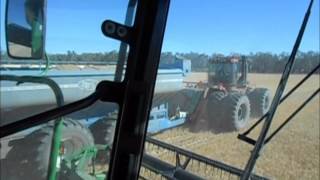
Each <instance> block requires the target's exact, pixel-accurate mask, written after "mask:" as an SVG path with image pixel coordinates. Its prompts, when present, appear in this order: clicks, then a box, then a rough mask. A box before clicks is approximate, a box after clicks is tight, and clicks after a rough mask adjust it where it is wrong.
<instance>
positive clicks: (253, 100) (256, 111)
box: [248, 88, 271, 118]
mask: <svg viewBox="0 0 320 180" xmlns="http://www.w3.org/2000/svg"><path fill="white" fill-rule="evenodd" d="M248 97H249V100H250V105H251V116H252V117H255V118H259V117H261V116H263V115H264V114H265V113H267V112H268V111H269V108H270V104H271V92H270V90H268V89H266V88H257V89H254V90H253V91H252V92H250V93H249V94H248Z"/></svg>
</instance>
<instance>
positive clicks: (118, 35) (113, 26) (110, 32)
mask: <svg viewBox="0 0 320 180" xmlns="http://www.w3.org/2000/svg"><path fill="white" fill-rule="evenodd" d="M101 30H102V32H103V34H104V35H105V36H107V37H110V38H113V39H117V40H120V41H122V42H125V43H127V44H131V42H132V40H131V39H132V34H133V28H132V27H129V26H125V25H122V24H119V23H117V22H114V21H111V20H106V21H104V22H103V23H102V26H101Z"/></svg>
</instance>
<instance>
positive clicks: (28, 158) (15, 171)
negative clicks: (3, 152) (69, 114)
mask: <svg viewBox="0 0 320 180" xmlns="http://www.w3.org/2000/svg"><path fill="white" fill-rule="evenodd" d="M52 134H53V125H47V126H45V127H43V128H41V129H38V130H36V131H34V132H32V133H31V134H29V135H27V136H26V137H25V138H23V139H22V140H18V141H15V142H13V143H12V149H11V150H10V151H9V153H8V155H7V157H6V162H7V164H6V165H7V166H8V168H7V169H8V173H7V176H8V177H7V178H6V179H7V180H19V179H32V180H44V179H46V178H47V173H48V166H49V157H50V152H51V142H52ZM61 140H62V142H61V147H63V151H64V152H65V153H64V154H63V156H68V155H72V154H74V153H77V152H80V151H81V149H83V148H87V147H90V146H91V147H92V146H94V140H93V137H92V135H91V133H90V131H89V130H88V129H87V128H86V127H84V126H83V125H82V124H80V123H79V122H77V121H74V120H64V121H63V128H62V139H61ZM87 164H89V162H87ZM57 167H59V165H57ZM60 171H63V169H61V170H60ZM63 179H66V178H63Z"/></svg>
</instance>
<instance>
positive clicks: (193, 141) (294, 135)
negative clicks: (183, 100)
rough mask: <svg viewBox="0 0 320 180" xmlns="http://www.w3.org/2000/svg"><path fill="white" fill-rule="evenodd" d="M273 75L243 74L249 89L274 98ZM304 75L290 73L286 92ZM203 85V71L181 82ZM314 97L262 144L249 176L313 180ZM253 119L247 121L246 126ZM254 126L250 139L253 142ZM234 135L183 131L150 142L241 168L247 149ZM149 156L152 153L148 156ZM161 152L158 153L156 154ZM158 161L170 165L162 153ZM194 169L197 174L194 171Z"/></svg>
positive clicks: (312, 85) (301, 92) (318, 139)
mask: <svg viewBox="0 0 320 180" xmlns="http://www.w3.org/2000/svg"><path fill="white" fill-rule="evenodd" d="M280 77H281V75H279V74H249V81H250V84H251V86H253V87H266V88H269V89H270V90H271V91H272V93H273V94H274V93H275V91H276V87H277V85H278V83H279V79H280ZM303 77H304V75H291V77H290V79H289V82H288V86H287V88H286V92H287V91H288V89H290V88H291V87H293V86H294V85H295V84H296V83H298V82H299V80H301V79H302V78H303ZM200 80H202V81H206V74H205V73H193V74H191V75H189V76H188V77H187V78H186V81H193V82H197V81H200ZM319 81H320V79H319V75H314V76H312V77H311V78H310V79H309V80H308V81H307V82H306V83H305V84H304V85H303V86H302V87H301V88H300V89H298V90H297V92H295V93H294V94H292V96H290V98H289V99H287V100H286V101H285V102H284V103H282V104H281V106H280V107H279V109H278V111H277V113H276V115H275V117H274V121H273V124H272V128H271V131H273V130H274V129H276V128H277V127H278V126H279V125H280V124H281V123H282V122H283V121H284V120H285V119H286V118H287V117H288V116H289V115H290V114H291V113H292V112H293V111H294V110H295V109H296V108H297V107H298V106H299V105H300V104H301V103H302V102H303V101H304V99H306V98H307V97H309V96H310V95H311V94H312V93H313V92H314V91H315V90H316V89H317V88H319ZM319 106H320V105H319V95H317V97H315V98H314V99H313V100H312V101H311V102H310V103H309V104H308V105H307V106H306V107H305V108H304V109H303V110H302V111H301V112H300V113H299V114H297V116H295V118H294V119H293V120H292V121H291V122H290V123H289V124H288V125H287V126H286V127H285V128H283V130H282V131H280V133H279V134H278V135H277V136H275V137H274V139H273V140H272V141H270V143H268V144H267V145H266V146H265V148H264V150H263V151H262V154H261V156H260V159H259V160H258V162H257V165H256V167H255V173H256V174H258V175H262V176H265V177H268V178H271V179H318V178H319V169H320V167H319V166H320V165H319V164H320V162H319V155H320V151H319V148H320V136H319V113H320V112H319V109H320V107H319ZM255 120H256V119H252V120H251V122H250V123H251V124H253V123H254V122H255ZM259 132H260V128H257V129H256V130H255V131H254V132H253V133H252V134H251V135H250V136H251V137H253V138H257V136H258V135H259ZM237 135H238V132H231V133H219V134H215V133H213V132H200V133H192V132H190V131H188V129H187V128H185V127H179V128H176V129H172V130H168V131H165V132H162V133H160V134H157V135H155V136H154V137H155V138H156V139H159V140H162V141H165V142H168V143H171V144H174V145H176V146H179V147H182V148H185V149H188V150H191V151H193V152H196V153H198V154H201V155H203V156H206V157H209V158H211V159H215V160H219V161H223V162H225V163H227V164H229V165H233V166H236V167H239V168H242V169H243V168H244V167H245V165H246V162H247V160H248V158H249V156H250V151H251V150H252V149H253V146H251V145H249V144H246V143H245V142H243V141H240V140H238V139H237ZM151 153H152V152H151ZM160 154H161V153H160ZM160 157H161V159H165V160H169V161H170V159H171V160H172V161H174V158H172V157H168V156H167V154H166V153H163V154H162V155H160ZM198 171H199V170H198Z"/></svg>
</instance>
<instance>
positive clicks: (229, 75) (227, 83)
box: [208, 56, 248, 89]
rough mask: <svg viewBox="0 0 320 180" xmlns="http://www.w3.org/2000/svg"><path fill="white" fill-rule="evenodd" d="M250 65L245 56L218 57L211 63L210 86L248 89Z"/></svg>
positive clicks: (209, 67) (209, 72) (209, 71)
mask: <svg viewBox="0 0 320 180" xmlns="http://www.w3.org/2000/svg"><path fill="white" fill-rule="evenodd" d="M247 73H248V65H247V61H246V58H245V57H244V56H242V57H238V56H231V57H218V58H215V59H212V60H210V61H209V66H208V84H209V86H223V87H225V88H227V89H229V88H232V87H246V85H247Z"/></svg>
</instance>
